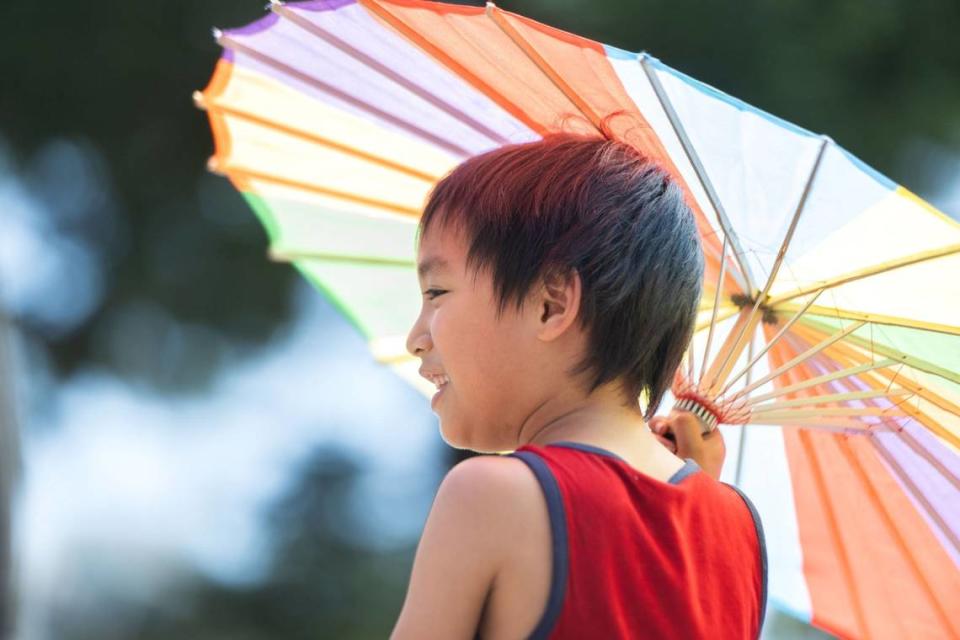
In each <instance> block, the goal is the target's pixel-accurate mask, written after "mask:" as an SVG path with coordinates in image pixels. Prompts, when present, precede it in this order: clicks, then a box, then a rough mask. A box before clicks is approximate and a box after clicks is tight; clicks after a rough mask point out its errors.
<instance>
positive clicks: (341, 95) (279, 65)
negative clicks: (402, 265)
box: [214, 30, 471, 157]
mask: <svg viewBox="0 0 960 640" xmlns="http://www.w3.org/2000/svg"><path fill="white" fill-rule="evenodd" d="M214 37H215V38H216V41H217V44H219V45H220V46H221V47H224V48H226V49H232V50H234V51H240V52H241V53H244V54H246V55H248V56H250V57H251V58H256V59H257V60H259V61H260V62H262V63H264V64H266V65H268V66H270V67H273V68H274V69H276V70H278V71H280V72H282V73H285V74H287V75H289V76H291V77H293V78H296V79H297V80H299V81H301V82H304V83H306V84H309V85H311V86H312V87H314V88H316V89H318V90H320V91H322V92H324V93H327V94H329V95H331V96H333V97H335V98H337V99H339V100H343V101H344V102H347V103H349V104H351V105H353V106H354V107H356V108H358V109H360V110H362V111H366V112H367V113H369V114H371V115H373V116H375V117H377V118H382V119H383V120H386V121H387V122H390V123H391V124H393V125H394V126H396V127H398V128H400V129H403V130H404V131H406V132H407V133H409V134H411V135H413V136H416V137H419V138H423V139H425V140H429V141H430V142H432V143H433V144H435V145H437V146H438V147H440V148H442V149H445V150H447V151H449V152H450V153H452V154H454V155H456V156H461V157H468V156H470V155H471V154H470V152H469V151H468V150H467V149H464V148H463V147H460V146H459V145H456V144H454V143H452V142H450V141H448V140H445V139H443V138H441V137H440V136H438V135H435V134H433V133H430V132H429V131H426V130H425V129H421V128H420V127H418V126H416V125H413V124H410V123H409V122H407V121H406V120H403V119H402V118H398V117H397V116H395V115H393V114H392V113H389V112H387V111H384V110H383V109H379V108H377V107H375V106H373V105H372V104H369V103H367V102H364V101H363V100H360V99H358V98H356V97H354V96H352V95H350V94H348V93H345V92H344V91H341V90H340V89H337V88H336V87H334V86H332V85H329V84H327V83H325V82H323V81H321V80H318V79H317V78H314V77H313V76H310V75H307V74H306V73H303V72H302V71H298V70H297V69H294V68H293V67H291V66H290V65H287V64H284V63H283V62H280V61H279V60H277V59H276V58H273V57H271V56H268V55H266V54H264V53H261V52H259V51H257V50H256V49H253V48H251V47H248V46H246V45H243V44H240V43H239V42H237V41H236V40H234V39H233V38H231V37H230V36H227V35H224V34H223V33H222V32H220V31H219V30H217V31H215V32H214Z"/></svg>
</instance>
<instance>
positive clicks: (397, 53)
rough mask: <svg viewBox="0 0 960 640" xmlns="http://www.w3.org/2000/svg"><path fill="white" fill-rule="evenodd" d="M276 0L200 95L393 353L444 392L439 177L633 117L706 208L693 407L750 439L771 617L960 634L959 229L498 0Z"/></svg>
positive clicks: (223, 159) (299, 259)
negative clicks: (424, 293)
mask: <svg viewBox="0 0 960 640" xmlns="http://www.w3.org/2000/svg"><path fill="white" fill-rule="evenodd" d="M270 9H271V12H270V13H269V14H268V15H267V16H266V17H264V18H262V19H261V20H258V21H256V22H254V23H252V24H250V25H248V26H246V27H243V28H239V29H231V30H227V31H219V30H215V32H214V35H215V37H216V39H217V42H218V43H219V44H220V45H221V46H222V47H223V48H224V52H223V56H222V57H221V58H220V60H219V61H218V63H217V65H216V69H215V70H214V73H213V77H212V78H211V80H210V83H209V85H208V86H207V88H206V89H205V90H204V91H203V92H198V93H196V94H195V100H196V103H197V105H199V106H200V107H201V108H203V109H205V110H206V111H207V113H208V115H209V118H210V124H211V127H212V129H213V134H214V141H215V146H216V150H215V153H214V155H213V157H212V158H211V160H210V168H211V169H212V170H213V171H216V172H218V173H221V174H223V175H225V176H227V177H228V178H229V179H230V180H231V182H233V184H234V185H235V186H236V187H237V189H238V190H239V191H240V192H241V193H242V194H243V195H244V197H245V198H246V199H247V201H248V202H249V203H250V206H251V208H252V209H253V210H254V212H255V213H256V214H257V215H258V216H259V218H260V220H261V221H262V222H263V225H264V227H265V228H266V230H267V233H268V235H269V238H270V255H271V257H272V258H274V259H276V260H285V261H289V262H291V263H292V264H293V265H294V266H296V268H297V269H299V270H300V271H301V272H302V273H303V274H304V276H306V277H307V278H308V279H309V280H310V282H312V283H313V284H314V285H315V286H316V287H317V288H318V289H319V290H320V291H322V292H323V294H325V295H326V296H327V297H328V298H329V299H330V300H331V301H332V302H333V303H334V304H335V305H337V307H338V308H339V309H340V310H341V311H342V312H343V314H344V315H345V316H346V317H347V318H348V319H349V320H350V321H351V322H352V323H353V324H354V326H356V328H357V330H358V331H360V332H361V333H362V334H363V335H364V336H365V337H366V338H367V340H368V341H369V345H370V349H371V351H372V353H373V354H374V356H375V357H376V358H378V359H379V360H380V361H381V362H383V363H384V364H386V365H388V366H390V367H392V368H393V369H394V370H395V371H396V372H397V373H398V374H399V375H400V376H402V377H403V378H404V379H406V380H408V381H409V382H410V384H412V385H414V386H416V387H417V388H418V389H422V390H423V391H424V392H425V393H428V394H429V393H432V391H433V389H432V388H431V385H429V384H428V383H427V382H426V381H424V380H423V379H422V378H420V376H419V375H417V366H418V362H417V361H415V360H414V359H413V358H411V357H410V356H409V355H408V354H407V353H406V351H405V348H404V341H405V336H406V333H407V331H408V329H409V327H410V326H411V325H412V323H413V321H414V319H415V318H416V316H417V314H418V310H419V304H420V295H419V293H420V292H419V289H418V283H417V278H416V275H415V272H414V259H415V245H414V232H415V229H416V224H417V220H418V216H419V213H420V209H421V206H422V204H423V201H424V198H425V196H426V194H427V192H428V191H429V189H430V188H431V186H432V185H433V184H434V183H435V182H436V181H437V180H438V179H439V178H440V177H441V176H443V175H444V174H445V173H446V172H447V171H449V170H450V169H452V168H453V167H454V166H455V165H456V164H457V163H459V162H461V161H462V160H464V159H466V158H468V157H470V156H472V155H474V154H477V153H481V152H484V151H487V150H489V149H492V148H495V147H498V146H500V145H505V144H509V143H517V142H525V141H531V140H537V139H539V138H540V137H541V136H543V135H544V134H547V133H549V132H552V131H557V130H561V129H563V130H574V131H580V132H584V133H588V134H592V135H600V134H599V133H598V131H599V127H600V123H601V122H602V121H604V119H609V124H610V131H609V132H608V134H609V135H612V136H616V137H618V138H620V139H622V140H624V141H626V142H628V143H630V144H632V145H634V146H635V147H637V148H638V149H640V150H642V151H643V152H644V153H645V154H646V155H648V156H649V157H651V158H653V159H655V160H656V161H658V162H659V163H660V164H662V165H663V166H664V167H665V168H666V169H667V170H668V171H670V172H671V173H672V175H673V176H674V177H675V178H676V180H677V181H678V182H679V183H680V184H681V185H682V186H683V187H684V189H685V190H686V193H687V196H688V201H689V202H690V204H691V206H692V207H693V209H694V211H695V214H696V217H697V221H698V225H699V229H700V231H701V236H702V240H703V246H704V251H705V255H706V265H707V268H706V274H705V282H704V297H703V302H702V306H701V310H700V317H699V319H698V333H697V334H696V336H695V337H694V340H693V343H692V345H691V348H690V350H689V352H688V354H687V357H686V362H685V363H684V365H683V366H682V367H681V371H679V372H678V374H677V382H676V384H675V385H674V392H675V399H676V400H677V401H678V402H680V403H687V405H685V406H694V407H695V408H697V409H698V410H701V411H703V413H704V415H705V416H707V417H708V419H710V420H713V421H716V422H719V423H721V425H722V426H720V428H721V429H722V430H724V432H725V435H726V437H727V442H728V443H729V445H728V448H729V450H730V455H729V457H728V462H727V465H726V468H725V470H724V474H725V476H726V480H727V481H730V482H735V483H736V484H738V485H739V486H740V487H741V488H742V489H743V490H744V491H745V492H746V493H747V494H748V495H749V496H750V497H751V498H752V500H753V501H754V503H755V504H756V505H757V506H758V508H759V511H760V513H761V516H762V518H763V521H764V524H765V526H766V529H767V548H768V554H769V561H770V564H769V583H768V588H769V601H770V602H771V603H772V604H773V605H774V606H777V607H779V608H781V609H783V610H786V611H788V612H790V613H793V614H794V615H796V616H798V617H800V618H801V619H803V620H806V621H808V622H810V623H812V624H813V625H815V626H817V627H820V628H822V629H825V630H827V631H830V632H832V633H834V634H837V635H840V636H844V637H850V638H866V637H874V638H876V637H891V638H906V637H910V638H948V637H960V622H958V620H960V618H958V617H957V616H956V615H955V612H956V610H957V605H958V604H960V569H958V567H960V508H958V507H960V457H958V451H960V373H958V371H960V324H958V322H960V320H958V318H960V277H958V274H960V226H958V224H957V223H956V222H954V221H952V220H951V219H949V218H947V217H946V216H944V215H943V214H941V213H939V212H938V211H936V210H935V209H934V208H933V207H931V206H930V205H928V204H927V203H925V202H923V201H922V200H920V199H919V198H917V197H916V196H914V195H913V194H911V193H910V192H908V191H907V190H906V189H904V188H903V187H899V186H897V185H896V184H894V183H893V182H891V181H890V180H889V179H887V178H885V177H883V176H882V175H880V174H878V173H877V172H876V171H874V170H872V169H871V168H869V167H867V166H866V165H864V164H863V163H862V162H861V161H859V160H857V159H856V158H855V157H853V156H852V155H850V154H849V153H847V152H846V151H844V150H843V149H842V148H841V147H840V146H838V145H837V144H835V143H834V142H833V141H832V140H830V139H829V138H827V137H825V136H821V135H816V134H813V133H811V132H809V131H806V130H804V129H801V128H800V127H797V126H795V125H792V124H790V123H788V122H785V121H783V120H781V119H779V118H776V117H774V116H771V115H769V114H767V113H764V112H763V111H760V110H759V109H756V108H754V107H752V106H750V105H748V104H745V103H743V102H741V101H739V100H736V99H734V98H731V97H730V96H728V95H726V94H724V93H722V92H720V91H718V90H716V89H714V88H712V87H709V86H707V85H705V84H703V83H701V82H698V81H697V80H694V79H693V78H690V77H688V76H686V75H684V74H682V73H680V72H678V71H676V70H675V69H672V68H670V67H669V66H667V65H665V64H663V63H662V62H660V61H659V60H657V59H656V58H653V57H651V56H650V55H647V54H645V53H641V54H635V53H630V52H627V51H623V50H620V49H617V48H614V47H610V46H607V45H603V44H600V43H597V42H594V41H591V40H588V39H585V38H582V37H580V36H576V35H573V34H570V33H566V32H563V31H560V30H557V29H554V28H551V27H548V26H545V25H543V24H540V23H537V22H534V21H532V20H530V19H527V18H524V17H522V16H519V15H516V14H513V13H510V12H507V11H502V10H500V9H498V8H496V7H495V6H493V5H492V4H488V5H487V6H486V8H477V7H468V6H457V5H448V4H440V3H432V2H425V1H423V0H326V1H316V2H299V3H289V4H282V3H279V2H275V3H274V4H272V5H271V6H270ZM611 116H612V117H611ZM691 403H692V404H691Z"/></svg>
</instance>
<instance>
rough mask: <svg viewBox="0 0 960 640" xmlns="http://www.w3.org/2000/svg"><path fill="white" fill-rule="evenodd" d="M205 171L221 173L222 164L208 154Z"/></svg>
mask: <svg viewBox="0 0 960 640" xmlns="http://www.w3.org/2000/svg"><path fill="white" fill-rule="evenodd" d="M207 171H210V172H211V173H216V174H219V175H223V166H222V165H221V164H220V161H219V160H218V159H217V157H216V156H210V158H208V159H207Z"/></svg>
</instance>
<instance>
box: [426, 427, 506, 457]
mask: <svg viewBox="0 0 960 640" xmlns="http://www.w3.org/2000/svg"><path fill="white" fill-rule="evenodd" d="M440 437H441V438H442V439H443V441H444V442H446V443H447V444H448V445H450V446H451V447H453V448H454V449H465V450H467V451H474V452H476V453H501V452H504V451H508V450H511V449H510V447H509V446H506V445H504V444H502V443H499V442H494V441H493V439H491V438H489V437H486V438H477V437H471V436H468V435H467V434H466V433H464V430H462V429H458V428H457V427H456V426H454V425H450V424H444V423H443V421H442V420H441V421H440Z"/></svg>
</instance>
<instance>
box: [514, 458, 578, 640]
mask: <svg viewBox="0 0 960 640" xmlns="http://www.w3.org/2000/svg"><path fill="white" fill-rule="evenodd" d="M507 455H509V456H511V457H514V458H520V459H521V460H523V462H525V463H526V465H527V466H528V467H530V470H531V471H533V475H535V476H536V477H537V481H538V482H539V483H540V488H541V489H542V490H543V495H544V497H545V498H546V500H547V514H548V515H549V516H550V538H551V542H552V548H553V553H552V561H553V564H552V567H551V570H550V595H549V596H548V597H547V606H546V609H544V612H543V615H542V616H540V620H539V621H538V622H537V626H535V627H534V628H533V632H531V634H530V635H529V636H528V639H529V640H543V639H544V638H547V637H548V636H549V635H550V632H551V631H552V630H553V627H554V626H555V625H556V623H557V618H559V617H560V610H561V609H562V608H563V599H564V596H566V592H567V568H568V562H569V559H568V557H567V516H566V513H565V511H564V508H563V496H562V495H561V494H560V485H559V483H557V479H556V478H555V477H554V475H553V472H552V471H550V467H549V466H548V465H547V463H546V461H545V460H544V459H543V458H541V457H540V456H539V455H537V454H536V453H534V452H533V451H514V452H513V453H510V454H507Z"/></svg>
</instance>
